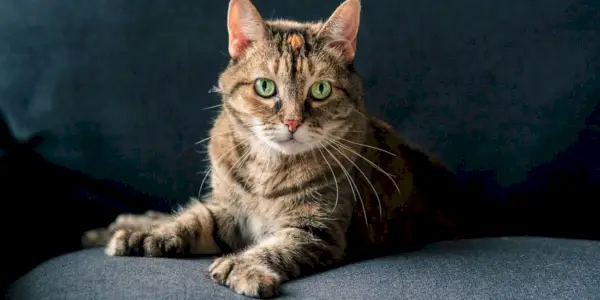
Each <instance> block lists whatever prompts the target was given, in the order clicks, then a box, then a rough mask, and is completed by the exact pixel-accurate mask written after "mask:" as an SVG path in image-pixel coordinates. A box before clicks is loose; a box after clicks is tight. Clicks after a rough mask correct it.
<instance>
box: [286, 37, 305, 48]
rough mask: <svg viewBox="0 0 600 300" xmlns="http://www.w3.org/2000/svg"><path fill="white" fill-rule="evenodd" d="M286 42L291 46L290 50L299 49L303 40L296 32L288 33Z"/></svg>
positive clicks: (302, 44)
mask: <svg viewBox="0 0 600 300" xmlns="http://www.w3.org/2000/svg"><path fill="white" fill-rule="evenodd" d="M287 42H288V44H290V47H291V48H292V51H299V50H300V49H301V48H302V47H303V46H304V40H303V39H302V37H301V36H300V35H298V34H295V33H293V34H290V36H289V37H288V39H287Z"/></svg>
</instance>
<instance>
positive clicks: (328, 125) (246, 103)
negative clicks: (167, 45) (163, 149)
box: [88, 0, 451, 297]
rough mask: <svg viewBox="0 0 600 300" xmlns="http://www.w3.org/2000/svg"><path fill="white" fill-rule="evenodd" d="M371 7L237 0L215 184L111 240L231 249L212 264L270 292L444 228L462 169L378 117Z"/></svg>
mask: <svg viewBox="0 0 600 300" xmlns="http://www.w3.org/2000/svg"><path fill="white" fill-rule="evenodd" d="M359 12H360V4H359V2H358V1H357V0H348V1H346V2H345V3H344V4H342V5H341V6H340V7H339V8H338V9H337V10H336V12H335V13H334V15H333V16H332V17H331V18H330V19H329V21H328V22H326V23H324V24H323V23H296V22H291V21H273V22H264V23H263V21H262V19H261V18H260V16H259V15H258V12H257V11H256V10H255V8H254V7H253V6H252V4H251V3H250V2H249V1H248V0H232V1H231V3H230V9H229V23H228V29H229V34H230V43H229V52H230V55H231V56H232V60H231V62H230V64H229V66H228V67H227V69H226V70H225V71H224V72H223V74H221V76H220V78H219V90H220V92H221V94H222V95H223V110H222V112H221V113H220V115H219V117H218V118H217V120H216V121H215V124H214V127H213V129H212V131H211V136H210V137H211V138H210V141H209V146H208V153H209V157H210V162H211V171H210V179H211V180H210V184H211V193H210V195H207V196H206V198H205V199H201V201H194V202H193V203H192V204H190V206H189V207H187V208H186V209H183V210H182V211H181V212H180V213H178V214H176V215H174V216H172V217H171V216H164V215H159V216H151V217H148V216H124V217H121V218H119V219H118V220H117V221H116V222H115V223H114V224H113V225H112V227H111V228H110V230H111V232H115V233H114V235H113V236H112V238H111V240H110V242H108V245H107V246H106V253H107V254H109V255H120V256H129V255H131V256H133V255H145V256H178V255H187V254H192V255H202V254H226V255H225V256H222V257H220V258H218V259H217V260H216V261H215V262H214V264H213V265H212V266H211V268H210V273H211V277H212V278H213V279H214V280H215V281H217V282H218V283H220V284H224V285H227V286H229V287H231V288H232V289H233V290H235V291H236V292H238V293H241V294H244V295H248V296H254V297H268V296H272V295H275V294H277V292H278V287H279V284H280V283H282V282H284V281H287V280H290V279H293V278H296V277H298V276H302V275H305V274H308V273H311V272H314V271H316V270H318V269H321V268H323V267H332V266H335V265H338V264H340V263H343V262H345V261H348V260H349V259H356V258H362V257H365V256H368V255H376V253H382V251H387V250H405V249H412V248H414V247H418V246H421V245H422V244H423V243H425V242H427V241H428V240H429V239H431V238H433V235H435V234H436V233H439V231H438V229H440V228H442V227H441V226H440V222H443V220H442V218H441V215H440V212H441V211H442V208H443V206H444V205H445V203H443V201H445V200H444V199H446V198H448V197H451V196H450V194H451V193H450V190H449V189H448V187H449V186H448V183H449V180H450V177H451V176H450V175H449V174H450V173H449V172H447V171H446V170H445V169H444V168H443V167H442V166H441V165H440V164H439V163H438V162H436V161H435V160H433V159H431V158H430V157H429V156H428V155H426V154H424V153H423V152H422V151H420V150H418V149H415V148H412V147H410V146H408V145H407V144H406V143H405V142H404V141H402V140H401V139H400V138H399V137H397V136H396V135H395V134H394V133H393V131H392V129H391V128H390V127H389V126H388V125H387V124H386V123H384V122H382V121H379V120H376V119H374V118H371V117H368V115H367V113H366V111H365V108H364V102H363V95H362V87H361V82H360V78H359V77H358V75H357V74H356V72H355V70H354V67H353V63H352V61H353V57H354V52H355V47H356V33H357V30H358V15H359ZM93 234H96V235H97V233H93ZM88 236H89V234H88ZM92 239H93V238H92ZM227 253H228V254H227Z"/></svg>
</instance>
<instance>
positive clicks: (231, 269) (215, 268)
mask: <svg viewBox="0 0 600 300" xmlns="http://www.w3.org/2000/svg"><path fill="white" fill-rule="evenodd" d="M209 272H210V277H211V278H212V279H213V280H214V281H215V282H217V283H218V284H221V285H225V286H228V287H229V288H231V289H232V290H234V291H235V292H236V293H238V294H241V295H245V296H248V297H254V298H271V297H275V296H278V295H279V285H280V279H279V276H278V275H277V274H276V273H275V272H273V271H271V270H270V269H269V267H268V266H265V265H262V264H259V263H258V262H256V261H254V260H253V259H252V258H249V257H247V258H245V257H240V256H237V255H229V256H223V257H220V258H217V259H216V260H215V261H214V262H213V263H212V265H211V266H210V267H209Z"/></svg>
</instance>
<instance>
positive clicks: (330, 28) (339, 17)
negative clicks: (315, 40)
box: [317, 0, 360, 61]
mask: <svg viewBox="0 0 600 300" xmlns="http://www.w3.org/2000/svg"><path fill="white" fill-rule="evenodd" d="M359 25H360V0H346V1H344V3H342V4H340V6H338V8H337V9H336V10H335V11H334V12H333V14H332V15H331V17H329V20H327V22H326V23H325V25H323V28H321V30H320V31H319V33H318V34H317V36H318V37H320V38H324V39H326V40H327V41H328V44H329V45H331V46H335V47H341V49H342V50H343V52H344V56H345V58H346V59H347V60H348V61H351V60H353V59H354V55H355V54H356V37H357V35H358V27H359Z"/></svg>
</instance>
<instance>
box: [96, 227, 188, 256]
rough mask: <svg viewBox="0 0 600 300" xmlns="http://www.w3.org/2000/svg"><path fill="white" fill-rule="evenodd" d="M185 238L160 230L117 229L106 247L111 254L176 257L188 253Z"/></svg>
mask: <svg viewBox="0 0 600 300" xmlns="http://www.w3.org/2000/svg"><path fill="white" fill-rule="evenodd" d="M185 249H187V245H186V243H185V240H184V239H182V238H181V237H180V236H178V235H177V234H174V233H172V232H169V231H160V230H152V231H145V230H138V231H131V230H126V229H121V230H117V231H116V232H115V233H114V234H113V236H112V238H111V239H110V241H109V242H108V244H107V245H106V248H105V253H106V254H107V255H110V256H151V257H176V256H181V255H183V254H185V253H186V251H185Z"/></svg>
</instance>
